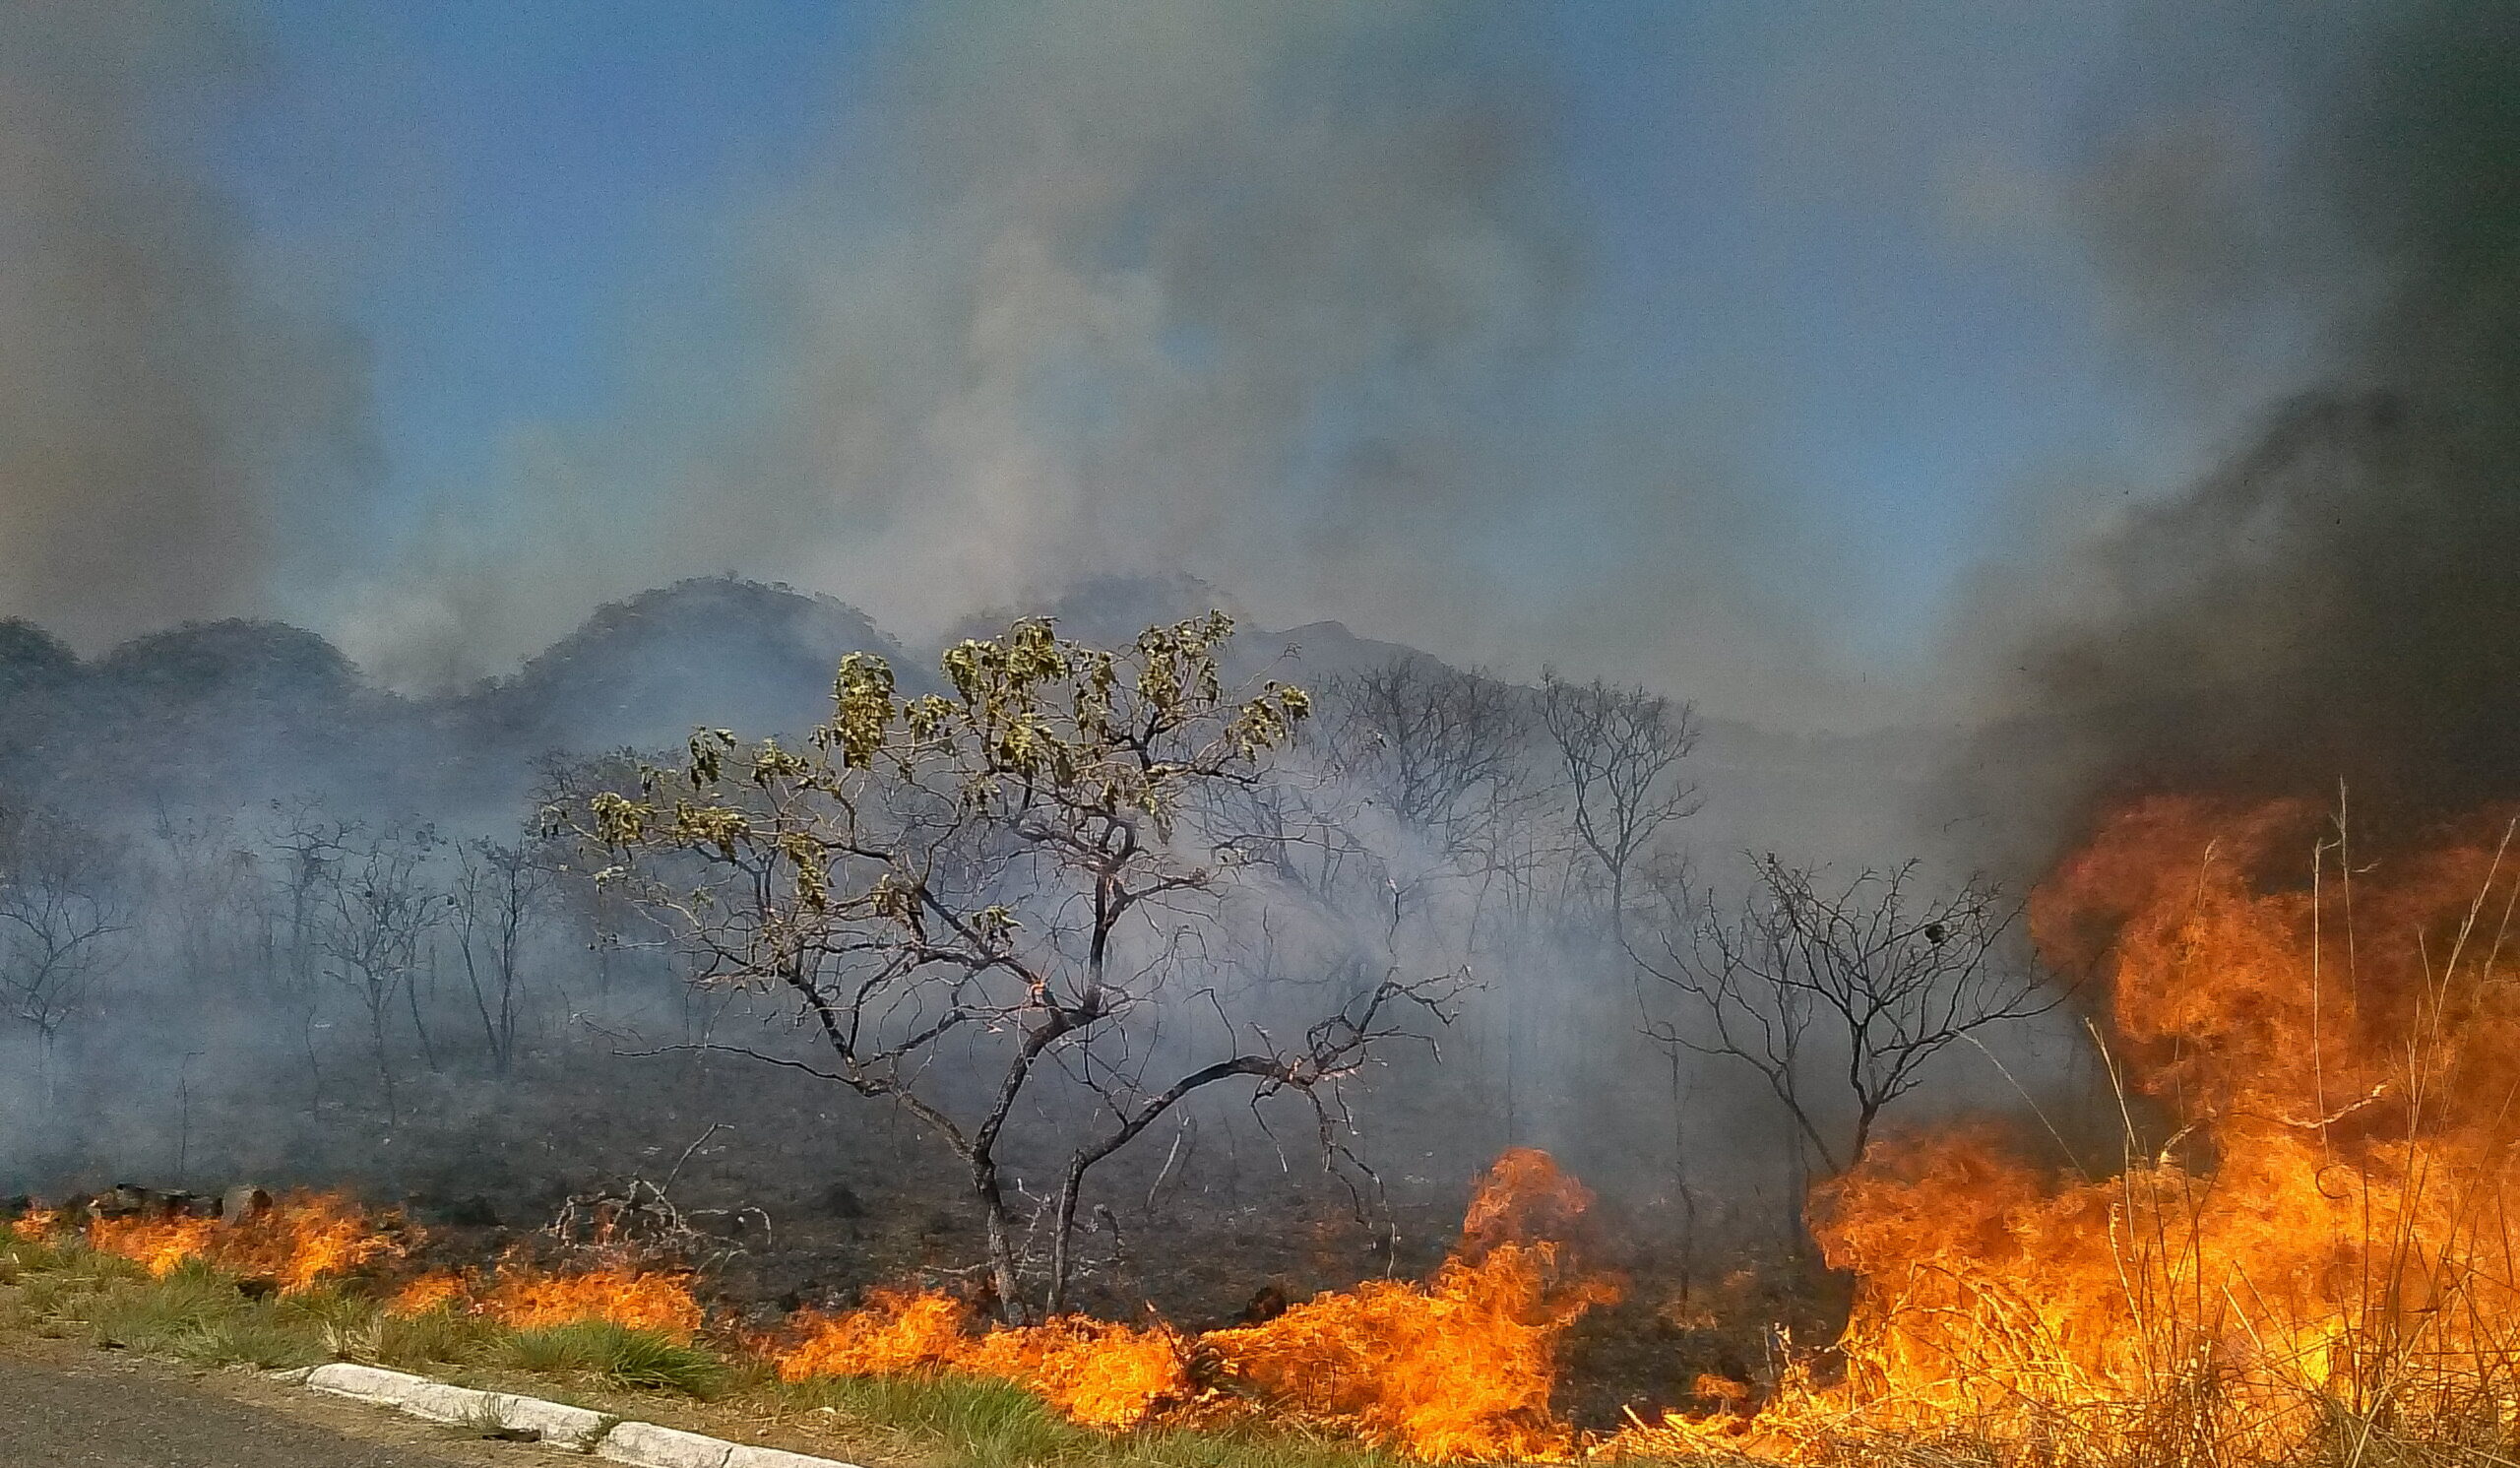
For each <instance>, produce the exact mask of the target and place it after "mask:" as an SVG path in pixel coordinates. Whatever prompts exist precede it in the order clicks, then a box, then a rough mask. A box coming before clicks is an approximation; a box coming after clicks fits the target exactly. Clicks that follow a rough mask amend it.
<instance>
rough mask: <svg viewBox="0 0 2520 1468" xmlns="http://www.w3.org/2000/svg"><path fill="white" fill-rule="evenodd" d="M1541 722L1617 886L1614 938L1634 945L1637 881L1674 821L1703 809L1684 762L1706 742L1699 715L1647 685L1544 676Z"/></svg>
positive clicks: (1588, 843)
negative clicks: (1630, 918)
mask: <svg viewBox="0 0 2520 1468" xmlns="http://www.w3.org/2000/svg"><path fill="white" fill-rule="evenodd" d="M1540 712H1541V722H1542V723H1543V724H1544V725H1545V726H1547V729H1548V736H1549V742H1550V743H1551V744H1552V745H1553V746H1554V747H1555V748H1556V750H1557V757H1558V762H1559V764H1560V766H1561V767H1562V768H1563V769H1564V771H1565V774H1566V799H1567V820H1568V823H1569V824H1570V825H1572V826H1573V827H1574V830H1575V839H1576V842H1577V843H1578V844H1579V845H1580V846H1581V847H1582V848H1583V850H1584V853H1585V854H1586V855H1588V856H1590V857H1591V858H1592V860H1593V861H1594V862H1595V863H1597V864H1598V865H1599V866H1600V867H1601V869H1602V877H1603V880H1604V881H1605V882H1606V883H1607V886H1608V888H1609V910H1610V936H1611V940H1612V941H1613V942H1616V943H1620V944H1624V943H1625V942H1626V941H1627V904H1628V885H1629V881H1630V879H1631V878H1632V877H1633V876H1634V874H1635V872H1636V868H1637V864H1638V862H1639V861H1640V859H1642V858H1643V857H1644V855H1645V854H1646V852H1647V850H1648V849H1649V848H1650V847H1651V846H1652V845H1653V842H1654V839H1655V838H1656V837H1657V836H1659V835H1661V834H1662V831H1663V828H1664V827H1665V826H1667V825H1670V823H1671V822H1673V821H1676V820H1680V819H1683V818H1685V817H1687V816H1690V815H1694V814H1696V813H1697V809H1698V805H1699V803H1700V802H1699V799H1698V791H1697V785H1696V783H1695V782H1693V781H1688V780H1683V779H1681V778H1680V776H1679V772H1678V765H1679V762H1680V761H1681V760H1682V759H1684V758H1686V757H1687V755H1688V753H1689V751H1690V750H1692V749H1694V748H1696V747H1697V738H1698V723H1697V715H1696V712H1695V711H1694V710H1692V709H1691V708H1690V707H1689V706H1688V705H1687V704H1684V703H1683V704H1674V703H1672V702H1671V700H1670V699H1669V698H1667V697H1665V696H1664V695H1662V694H1659V693H1649V692H1647V691H1646V690H1645V689H1643V688H1641V687H1621V686H1619V685H1617V684H1613V683H1606V682H1604V681H1602V680H1601V679H1600V678H1595V679H1594V680H1593V681H1591V682H1589V683H1570V682H1567V681H1566V680H1565V679H1563V678H1560V677H1559V676H1557V674H1556V673H1554V672H1551V671H1547V670H1543V671H1542V673H1541V700H1540Z"/></svg>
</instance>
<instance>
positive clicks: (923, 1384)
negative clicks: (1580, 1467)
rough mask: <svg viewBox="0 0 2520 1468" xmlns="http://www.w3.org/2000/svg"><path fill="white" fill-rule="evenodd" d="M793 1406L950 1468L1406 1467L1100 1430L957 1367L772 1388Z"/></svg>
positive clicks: (1250, 1443)
mask: <svg viewBox="0 0 2520 1468" xmlns="http://www.w3.org/2000/svg"><path fill="white" fill-rule="evenodd" d="M768 1389H769V1390H771V1391H773V1392H775V1394H776V1395H777V1397H778V1398H779V1399H780V1400H781V1402H782V1403H783V1404H784V1405H786V1406H788V1407H789V1408H791V1409H796V1410H811V1409H814V1408H830V1409H832V1410H834V1411H837V1412H840V1413H843V1414H846V1415H847V1416H849V1417H850V1418H852V1419H854V1420H856V1421H858V1422H862V1423H866V1424H869V1425H872V1426H875V1427H880V1428H885V1429H889V1430H892V1431H894V1432H899V1433H903V1434H906V1435H909V1436H913V1437H917V1438H924V1439H927V1440H928V1441H931V1442H934V1443H936V1444H938V1445H939V1446H940V1447H941V1448H943V1449H944V1455H943V1457H942V1458H941V1460H940V1463H941V1468H1031V1465H1045V1464H1070V1465H1076V1468H1087V1465H1095V1468H1403V1465H1405V1464H1406V1463H1407V1461H1408V1460H1406V1459H1403V1458H1399V1457H1395V1456H1393V1455H1391V1454H1388V1453H1384V1452H1380V1451H1378V1450H1376V1449H1374V1448H1372V1447H1369V1446H1366V1445H1364V1444H1362V1443H1359V1442H1357V1441H1355V1440H1354V1439H1353V1438H1345V1437H1337V1436H1328V1435H1316V1434H1308V1433H1303V1432H1299V1431H1294V1430H1291V1429H1287V1428H1282V1427H1271V1428H1256V1427H1255V1428H1236V1429H1228V1430H1225V1431H1218V1432H1192V1431H1188V1430H1184V1429H1178V1428H1164V1429H1149V1430H1146V1431H1142V1432H1136V1433H1100V1432H1096V1431H1094V1430H1093V1429H1091V1428H1083V1427H1079V1426H1077V1425H1076V1424H1075V1423H1072V1422H1070V1421H1068V1420H1067V1419H1066V1418H1064V1417H1061V1416H1059V1415H1058V1413H1057V1412H1056V1411H1055V1410H1053V1409H1052V1408H1051V1407H1050V1406H1049V1405H1048V1404H1047V1403H1045V1402H1043V1401H1042V1400H1041V1399H1040V1398H1039V1397H1037V1396H1035V1395H1033V1394H1032V1393H1031V1392H1029V1391H1026V1390H1024V1389H1023V1388H1022V1387H1019V1386H1015V1385H1012V1384H1009V1383H1007V1382H1004V1381H992V1380H987V1379H984V1378H980V1377H973V1376H958V1375H951V1374H937V1375H916V1376H817V1377H812V1378H810V1379H807V1380H804V1381H794V1382H785V1383H781V1384H779V1385H778V1386H776V1387H773V1388H768Z"/></svg>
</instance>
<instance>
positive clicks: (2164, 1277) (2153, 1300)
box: [1615, 799, 2520, 1461]
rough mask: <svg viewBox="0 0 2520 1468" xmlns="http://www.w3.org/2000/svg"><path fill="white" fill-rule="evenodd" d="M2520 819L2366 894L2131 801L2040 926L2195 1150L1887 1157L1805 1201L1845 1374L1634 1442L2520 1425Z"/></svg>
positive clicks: (2250, 1442) (2451, 846)
mask: <svg viewBox="0 0 2520 1468" xmlns="http://www.w3.org/2000/svg"><path fill="white" fill-rule="evenodd" d="M2507 828H2508V827H2507V823H2506V822H2504V821H2501V820H2496V821H2494V822H2492V823H2491V824H2490V825H2489V826H2485V827H2482V828H2481V829H2482V830H2483V832H2484V835H2483V838H2482V839H2478V838H2476V837H2474V836H2471V837H2470V838H2466V839H2457V840H2452V841H2450V842H2447V843H2445V844H2444V845H2442V846H2441V847H2440V848H2438V849H2437V850H2434V851H2432V852H2430V853H2429V854H2426V855H2425V856H2422V857H2420V858H2406V857H2399V858H2396V859H2394V860H2392V861H2391V862H2388V863H2386V864H2385V865H2384V866H2380V867H2366V868H2363V869H2360V870H2358V871H2356V872H2355V873H2354V875H2353V879H2352V880H2353V887H2352V891H2351V894H2350V899H2351V900H2350V907H2349V904H2348V893H2347V892H2346V891H2345V890H2343V888H2342V885H2341V882H2340V878H2339V869H2338V864H2337V856H2336V853H2335V851H2334V850H2333V849H2332V848H2327V849H2324V850H2322V852H2321V854H2320V855H2319V857H2318V858H2317V860H2319V861H2320V862H2323V866H2322V868H2321V869H2320V871H2319V873H2318V876H2317V879H2316V880H2313V876H2312V862H2313V847H2314V845H2315V844H2316V843H2317V842H2318V840H2319V838H2320V832H2319V830H2318V826H2317V822H2316V819H2315V817H2314V816H2313V815H2312V814H2311V813H2310V812H2308V811H2306V810H2305V809H2303V808H2302V807H2299V806H2297V805H2275V806H2269V807H2264V808H2260V809H2254V810H2247V811H2233V810H2228V809H2220V808H2216V807H2214V806H2211V805H2208V804H2206V803H2203V802H2198V801H2188V800H2171V799H2157V800H2153V801H2148V802H2146V803H2143V804H2140V805H2137V806H2135V807H2133V808H2131V809H2129V810H2128V811H2126V812H2124V813H2123V814H2122V815H2121V816H2120V817H2119V818H2118V819H2116V820H2115V821H2113V822H2112V823H2110V825H2109V826H2108V827H2107V828H2106V829H2105V830H2104V831H2103V832H2102V834H2101V836H2100V837H2099V838H2098V839H2097V840H2096V841H2095V842H2093V843H2092V845H2091V846H2090V847H2088V848H2087V849H2086V850H2085V851H2083V852H2082V853H2080V854H2079V855H2078V856H2076V857H2075V858H2074V859H2073V860H2071V861H2069V862H2066V863H2065V864H2064V865H2063V866H2062V867H2060V868H2059V870H2058V873H2057V875H2056V877H2055V878H2054V879H2053V880H2051V882H2050V883H2049V884H2048V885H2047V887H2046V888H2045V889H2044V890H2043V891H2042V892H2041V893H2040V894H2039V896H2038V898H2037V899H2036V901H2035V902H2034V907H2033V919H2034V931H2035V933H2036V934H2037V936H2038V938H2039V940H2040V942H2041V944H2042V947H2043V949H2044V950H2045V951H2046V952H2047V954H2048V955H2049V956H2050V957H2051V958H2052V959H2057V960H2060V961H2063V962H2067V963H2071V962H2074V961H2077V960H2087V961H2094V962H2096V963H2097V965H2098V969H2099V972H2100V973H2101V974H2103V975H2104V976H2105V977H2106V978H2107V979H2108V981H2109V998H2110V1023H2111V1028H2112V1030H2113V1032H2114V1037H2115V1038H2114V1042H2113V1044H2112V1050H2113V1051H2114V1052H2115V1058H2116V1060H2117V1061H2118V1062H2119V1063H2120V1064H2121V1066H2123V1067H2124V1068H2125V1069H2127V1070H2128V1071H2130V1072H2131V1074H2132V1079H2133V1083H2134V1084H2135V1085H2136V1086H2138V1087H2140V1089H2141V1090H2142V1091H2143V1092H2145V1093H2147V1094H2148V1095H2150V1096H2151V1097H2152V1098H2154V1099H2155V1100H2156V1101H2157V1102H2159V1103H2160V1105H2161V1106H2162V1107H2163V1108H2165V1110H2166V1111H2167V1112H2168V1113H2169V1114H2170V1120H2171V1123H2172V1127H2173V1128H2174V1129H2175V1138H2174V1143H2175V1144H2174V1145H2173V1146H2167V1147H2162V1148H2160V1149H2159V1151H2158V1152H2157V1153H2154V1154H2152V1155H2144V1154H2140V1153H2139V1154H2137V1155H2135V1156H2133V1157H2132V1158H2130V1160H2129V1163H2128V1165H2127V1166H2126V1167H2125V1169H2124V1170H2123V1172H2122V1173H2121V1174H2120V1175H2119V1176H2117V1177H2115V1178H2111V1179H2107V1180H2104V1181H2070V1180H2069V1181H2061V1182H2060V1181H2051V1180H2050V1179H2049V1178H2048V1177H2047V1176H2046V1175H2045V1174H2044V1173H2043V1172H2041V1171H2040V1170H2038V1169H2035V1168H2032V1167H2030V1166H2029V1165H2027V1164H2025V1163H2023V1162H2021V1161H2020V1160H2018V1159H2017V1158H2015V1157H2013V1156H2011V1155H2010V1154H2009V1153H2007V1151H2006V1150H2005V1149H2004V1148H2003V1146H2002V1145H2001V1143H2000V1142H1999V1141H1998V1140H1997V1139H1996V1138H1995V1137H1993V1136H1992V1135H1991V1134H1989V1133H1985V1132H1972V1131H1957V1132H1952V1133H1948V1134H1944V1135H1940V1136H1935V1137H1928V1138H1910V1139H1905V1140H1893V1141H1892V1142H1890V1143H1889V1144H1887V1145H1885V1146H1883V1147H1882V1148H1880V1149H1879V1150H1878V1151H1876V1153H1875V1154H1874V1155H1873V1156H1872V1157H1871V1158H1870V1159H1868V1160H1867V1161H1866V1162H1865V1164H1864V1165H1863V1166H1862V1167H1861V1168H1859V1170H1858V1171H1857V1172H1855V1173H1854V1174H1853V1175H1851V1176H1849V1177H1847V1178H1845V1179H1842V1180H1840V1181H1837V1182H1836V1183H1834V1184H1831V1185H1829V1186H1827V1187H1824V1188H1822V1189H1821V1190H1820V1191H1819V1192H1818V1193H1817V1194H1816V1195H1815V1197H1814V1199H1813V1205H1812V1212H1811V1217H1812V1223H1813V1228H1814V1232H1815V1234H1816V1235H1817V1237H1818V1238H1819V1240H1820V1242H1821V1245H1822V1246H1823V1248H1824V1250H1825V1251H1826V1254H1827V1257H1828V1259H1829V1262H1830V1263H1831V1264H1833V1265H1835V1266H1836V1267H1839V1268H1842V1269H1847V1270H1851V1271H1854V1272H1855V1273H1856V1274H1857V1275H1858V1277H1859V1286H1858V1292H1857V1298H1856V1304H1855V1308H1854V1311H1853V1314H1852V1317H1851V1320H1850V1323H1849V1325H1848V1327H1847V1330H1846V1333H1845V1336H1844V1338H1843V1339H1842V1340H1841V1342H1840V1348H1841V1353H1842V1355H1843V1357H1844V1359H1845V1362H1846V1366H1847V1372H1846V1376H1845V1378H1844V1380H1843V1381H1842V1382H1840V1383H1839V1384H1837V1385H1834V1386H1831V1387H1828V1388H1826V1389H1822V1388H1819V1387H1817V1386H1815V1385H1814V1384H1813V1383H1812V1382H1810V1381H1809V1380H1808V1379H1807V1378H1797V1379H1794V1380H1789V1381H1788V1382H1787V1383H1785V1386H1784V1388H1783V1389H1782V1390H1781V1391H1780V1392H1779V1393H1778V1395H1777V1397H1776V1399H1775V1400H1774V1401H1773V1402H1771V1403H1770V1404H1769V1405H1768V1406H1767V1407H1766V1408H1765V1409H1764V1410H1763V1411H1762V1412H1760V1413H1759V1414H1758V1415H1757V1416H1756V1417H1755V1418H1752V1419H1747V1420H1744V1419H1730V1420H1723V1419H1701V1420H1695V1421H1691V1420H1684V1419H1671V1420H1668V1421H1666V1422H1665V1423H1664V1424H1662V1425H1660V1426H1659V1427H1655V1428H1651V1429H1644V1430H1641V1431H1639V1432H1636V1433H1631V1434H1629V1435H1625V1436H1624V1439H1623V1441H1622V1442H1621V1443H1619V1444H1615V1445H1617V1446H1621V1447H1624V1448H1626V1449H1630V1450H1635V1451H1639V1452H1646V1451H1665V1452H1669V1451H1687V1450H1692V1449H1697V1450H1703V1449H1707V1448H1723V1449H1729V1450H1733V1451H1741V1450H1750V1451H1756V1452H1760V1453H1763V1454H1767V1455H1772V1456H1778V1457H1784V1458H1789V1459H1805V1460H1807V1459H1816V1458H1819V1457H1822V1456H1826V1455H1828V1454H1829V1453H1831V1452H1832V1451H1834V1450H1835V1449H1836V1447H1837V1446H1838V1445H1840V1444H1843V1443H1844V1442H1845V1441H1846V1440H1847V1439H1848V1438H1850V1437H1861V1436H1877V1435H1881V1434H1885V1433H1886V1434H1894V1435H1906V1436H1936V1435H1946V1434H1954V1433H1967V1434H1971V1435H1976V1436H1992V1437H1995V1438H1997V1439H2000V1440H2009V1441H2014V1442H2020V1443H2030V1442H2036V1443H2042V1444H2046V1447H2047V1450H2054V1451H2062V1452H2065V1453H2068V1454H2074V1453H2079V1454H2081V1455H2083V1456H2085V1457H2087V1458H2089V1459H2091V1460H2099V1461H2109V1460H2115V1459H2119V1458H2122V1457H2123V1456H2124V1455H2125V1453H2126V1451H2127V1450H2129V1449H2130V1447H2132V1446H2133V1445H2136V1444H2139V1443H2141V1442H2144V1441H2165V1440H2170V1439H2169V1438H2166V1437H2162V1436H2159V1435H2160V1434H2162V1433H2165V1432H2175V1433H2176V1434H2177V1435H2178V1436H2179V1440H2182V1441H2186V1442H2190V1443H2193V1444H2196V1445H2197V1446H2198V1447H2199V1448H2200V1450H2201V1451H2203V1452H2204V1453H2205V1454H2206V1455H2209V1456H2216V1457H2228V1458H2261V1459H2262V1458H2268V1457H2275V1456H2281V1455H2284V1454H2288V1453H2293V1452H2297V1451H2299V1449H2301V1448H2302V1447H2303V1445H2304V1444H2306V1443H2309V1442H2311V1441H2312V1440H2313V1439H2314V1438H2315V1437H2316V1435H2318V1434H2320V1433H2323V1432H2327V1431H2332V1430H2333V1427H2334V1425H2335V1424H2336V1423H2337V1422H2338V1421H2340V1420H2345V1419H2341V1418H2340V1416H2339V1413H2340V1412H2342V1413H2344V1414H2347V1416H2348V1417H2351V1416H2352V1415H2356V1414H2360V1415H2362V1416H2364V1417H2366V1418H2370V1417H2386V1418H2389V1419H2391V1420H2394V1421H2396V1422H2398V1423H2400V1424H2411V1423H2422V1422H2427V1421H2429V1422H2436V1423H2438V1422H2443V1421H2445V1420H2450V1419H2459V1420H2495V1421H2504V1422H2507V1421H2509V1420H2511V1418H2512V1416H2513V1415H2514V1413H2515V1411H2520V1389H2515V1387H2514V1384H2513V1379H2512V1374H2511V1372H2510V1370H2509V1368H2510V1366H2511V1365H2512V1364H2513V1363H2514V1362H2515V1360H2520V1340H2515V1339H2512V1338H2510V1337H2509V1335H2508V1334H2507V1331H2506V1329H2505V1327H2504V1325H2503V1324H2502V1322H2507V1321H2510V1320H2513V1319H2516V1318H2520V1280H2515V1277H2514V1275H2513V1274H2512V1273H2511V1272H2510V1271H2509V1269H2508V1268H2507V1267H2506V1259H2505V1254H2504V1242H2505V1241H2507V1240H2508V1239H2509V1238H2510V1237H2511V1234H2510V1229H2511V1226H2512V1225H2513V1224H2514V1223H2515V1222H2520V1220H2515V1219H2514V1218H2513V1217H2512V1216H2511V1210H2510V1205H2509V1201H2508V1200H2509V1198H2510V1196H2511V1194H2510V1191H2509V1186H2508V1184H2509V1181H2510V1176H2509V1168H2510V1161H2509V1159H2510V1157H2511V1144H2512V1142H2513V1140H2514V1136H2513V1126H2514V1123H2515V1122H2520V1111H2516V1110H2515V1109H2514V1108H2513V1106H2512V1103H2513V1101H2514V1098H2515V1094H2520V1023H2515V1019H2520V1004H2516V1003H2515V999H2514V994H2513V986H2512V984H2511V981H2510V980H2509V979H2507V978H2505V977H2502V976H2501V975H2500V973H2499V972H2498V970H2497V968H2496V964H2497V961H2498V960H2499V959H2500V956H2501V955H2500V950H2501V948H2502V947H2503V946H2504V944H2505V942H2506V940H2520V932H2510V933H2506V932H2505V931H2504V929H2503V924H2504V923H2505V921H2506V920H2507V918H2508V917H2509V916H2510V914H2511V912H2512V909H2513V907H2514V887H2513V876H2514V874H2515V873H2514V867H2515V865H2520V851H2514V850H2506V849H2504V848H2503V846H2502V838H2501V834H2500V833H2501V832H2502V831H2504V830H2506V829H2507ZM2331 834H2332V832H2331ZM2270 873H2274V875H2271V876H2270ZM2288 873H2298V875H2291V874H2288ZM2349 915H2350V916H2349ZM2179 1139H2183V1140H2179ZM2182 1158H2184V1159H2186V1160H2185V1161H2182ZM2479 1413H2482V1414H2484V1417H2483V1419H2479V1418H2478V1417H2477V1414H2479ZM2173 1419H2175V1420H2174V1421H2173Z"/></svg>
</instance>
